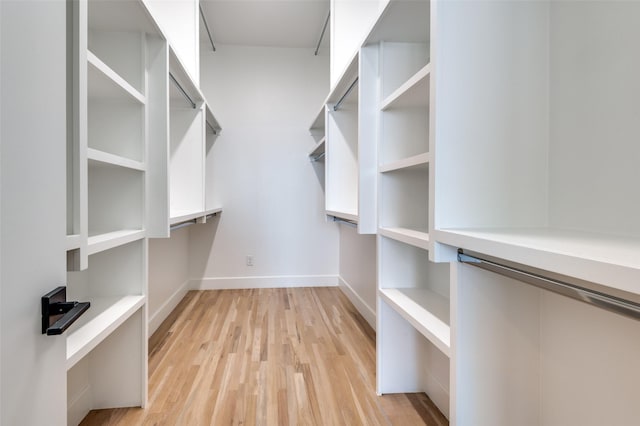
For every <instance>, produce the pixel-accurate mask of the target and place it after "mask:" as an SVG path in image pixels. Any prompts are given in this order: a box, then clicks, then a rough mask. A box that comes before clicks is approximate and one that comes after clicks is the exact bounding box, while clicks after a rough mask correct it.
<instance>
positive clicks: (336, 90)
mask: <svg viewBox="0 0 640 426" xmlns="http://www.w3.org/2000/svg"><path fill="white" fill-rule="evenodd" d="M359 58H360V55H359V51H356V52H355V53H354V55H353V57H352V58H351V61H350V62H349V64H348V65H347V67H346V68H345V69H344V71H343V72H342V74H341V76H340V78H339V79H338V81H337V82H336V85H335V86H334V87H333V88H332V89H331V91H330V92H329V96H328V97H327V103H329V104H335V103H336V102H338V101H339V100H340V98H341V97H342V95H344V94H345V93H346V91H347V89H348V88H349V86H351V84H352V83H353V82H354V80H355V79H356V78H357V77H358V60H359ZM357 86H358V85H357V84H356V87H354V89H353V90H352V91H351V93H350V94H349V97H352V96H353V95H354V93H357V89H358V87H357Z"/></svg>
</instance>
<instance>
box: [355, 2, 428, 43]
mask: <svg viewBox="0 0 640 426" xmlns="http://www.w3.org/2000/svg"><path fill="white" fill-rule="evenodd" d="M430 7H431V5H430V2H429V1H427V0H415V1H405V0H387V3H386V5H385V7H384V9H383V10H382V11H381V13H380V15H379V17H378V19H377V20H376V22H375V23H374V24H373V26H372V28H371V30H370V31H369V33H368V34H367V36H366V38H365V40H364V42H363V45H367V44H372V43H377V42H379V41H392V42H407V43H426V42H428V41H429V32H430V25H429V19H428V18H427V19H426V20H425V17H428V16H429V9H430Z"/></svg>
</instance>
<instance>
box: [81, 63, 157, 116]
mask: <svg viewBox="0 0 640 426" xmlns="http://www.w3.org/2000/svg"><path fill="white" fill-rule="evenodd" d="M87 63H88V74H89V97H90V98H99V99H127V98H128V99H130V100H134V101H136V102H138V103H140V104H143V105H144V104H145V102H146V99H145V97H144V96H143V95H142V94H141V93H140V92H138V91H137V90H136V89H135V88H134V87H133V86H132V85H130V84H129V83H128V82H127V81H126V80H125V79H124V78H122V77H120V75H119V74H118V73H116V72H115V71H114V70H112V69H111V68H110V67H109V66H108V65H107V64H105V63H104V62H102V60H100V59H99V58H98V57H97V56H96V55H94V54H93V53H91V52H90V51H87Z"/></svg>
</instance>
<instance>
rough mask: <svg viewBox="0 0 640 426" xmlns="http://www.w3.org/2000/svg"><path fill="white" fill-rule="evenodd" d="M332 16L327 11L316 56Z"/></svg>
mask: <svg viewBox="0 0 640 426" xmlns="http://www.w3.org/2000/svg"><path fill="white" fill-rule="evenodd" d="M330 16H331V11H329V13H327V19H326V20H325V21H324V26H323V27H322V32H321V33H320V39H319V40H318V44H317V45H316V51H315V52H313V55H314V56H318V50H320V43H322V39H323V38H324V32H325V31H327V25H329V17H330ZM214 50H215V49H214Z"/></svg>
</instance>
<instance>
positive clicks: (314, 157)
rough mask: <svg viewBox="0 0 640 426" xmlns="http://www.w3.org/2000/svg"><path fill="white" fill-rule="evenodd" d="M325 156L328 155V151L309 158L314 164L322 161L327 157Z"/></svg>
mask: <svg viewBox="0 0 640 426" xmlns="http://www.w3.org/2000/svg"><path fill="white" fill-rule="evenodd" d="M325 155H326V151H325V152H321V153H320V154H318V155H314V156H312V157H309V159H310V160H311V161H312V162H316V161H320V160H322V159H323V158H324V156H325Z"/></svg>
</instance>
